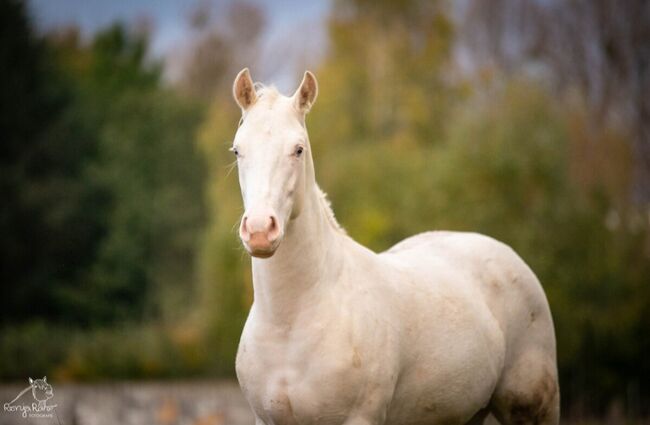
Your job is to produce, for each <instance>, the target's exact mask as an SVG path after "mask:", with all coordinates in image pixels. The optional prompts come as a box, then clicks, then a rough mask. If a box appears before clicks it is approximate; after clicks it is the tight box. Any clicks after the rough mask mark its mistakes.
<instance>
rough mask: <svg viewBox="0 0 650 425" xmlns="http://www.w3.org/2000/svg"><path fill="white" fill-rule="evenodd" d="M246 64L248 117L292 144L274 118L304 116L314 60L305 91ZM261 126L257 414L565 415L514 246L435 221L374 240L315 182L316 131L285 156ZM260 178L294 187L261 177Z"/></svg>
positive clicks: (272, 417)
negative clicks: (350, 223) (374, 243)
mask: <svg viewBox="0 0 650 425" xmlns="http://www.w3.org/2000/svg"><path fill="white" fill-rule="evenodd" d="M242 78H243V79H244V80H247V79H248V80H250V77H248V76H247V75H242V74H240V76H238V79H237V80H236V83H235V97H236V99H237V100H238V103H239V104H240V106H242V110H243V111H244V113H245V117H244V123H243V124H242V127H244V126H245V125H246V123H247V121H248V122H249V123H253V124H249V125H253V126H255V127H258V128H263V129H264V132H263V133H264V134H265V136H266V138H267V139H268V140H269V141H268V142H266V143H268V145H265V146H264V148H265V149H266V153H265V157H268V156H269V153H270V152H271V151H272V147H273V144H274V143H277V144H278V146H280V145H281V142H280V141H277V142H273V140H283V139H286V138H287V137H286V133H285V134H283V136H284V137H277V135H276V134H274V132H275V131H277V130H274V128H273V127H268V126H261V127H260V123H264V122H266V121H268V118H269V116H268V114H271V112H272V111H274V110H278V109H282V108H283V107H286V108H289V107H291V108H293V107H294V106H293V105H298V106H297V107H296V108H295V109H293V110H296V111H297V112H303V117H304V111H303V110H301V107H300V105H302V104H301V103H300V102H301V101H302V100H305V99H307V102H308V103H307V105H308V106H311V103H313V100H314V99H315V93H314V95H313V96H311V98H310V93H307V94H306V95H305V96H306V97H305V96H303V94H305V93H304V92H303V88H304V87H305V85H306V80H307V78H308V75H306V76H305V80H303V84H301V87H300V88H299V90H298V92H297V93H296V95H294V97H293V98H280V99H272V98H269V97H267V99H266V100H264V99H257V97H256V93H255V92H254V91H248V92H246V90H247V89H248V87H247V86H250V90H253V89H252V81H243V82H242ZM310 78H313V76H312V77H310ZM310 84H311V86H312V87H315V80H314V81H312V82H309V81H307V86H309V85H310ZM278 102H280V103H279V104H278ZM283 102H284V103H283ZM255 104H258V105H260V106H259V107H257V108H253V107H252V106H253V105H255ZM287 111H292V109H290V108H289V109H286V110H285V114H284V117H285V118H286V115H287V114H286V112H287ZM296 117H297V122H298V123H300V120H299V117H300V114H296ZM285 124H286V122H285ZM302 125H303V126H304V123H303V124H302ZM293 130H295V129H293ZM251 133H257V132H252V131H251V128H250V127H249V128H247V129H245V130H244V131H242V134H245V135H250V134H251ZM295 133H296V132H295V131H293V133H291V134H295ZM239 134H240V133H239V132H238V135H239ZM274 136H276V137H274ZM249 137H250V136H248V137H246V139H247V140H248V142H246V141H243V140H237V139H236V142H235V143H236V149H237V152H238V155H239V165H240V184H241V185H242V193H243V195H244V202H245V204H247V205H246V209H247V212H246V213H245V214H244V217H243V219H242V227H241V228H240V234H241V236H242V241H243V242H244V246H245V247H246V248H247V249H248V250H249V251H250V252H251V254H252V255H253V257H254V258H253V259H252V265H253V286H254V294H255V300H254V303H253V306H252V308H251V311H250V314H249V317H248V320H247V322H246V325H245V327H244V331H243V333H242V338H241V341H240V346H239V351H238V355H237V363H236V365H237V376H238V379H239V382H240V385H241V387H242V390H243V392H244V394H245V396H246V398H247V399H248V400H249V403H250V404H251V407H252V409H253V411H254V412H255V415H256V418H257V424H258V425H261V424H265V425H271V424H277V425H291V424H346V425H354V424H368V425H370V424H377V425H379V424H414V425H415V424H423V425H424V424H434V423H444V424H463V423H468V422H473V423H481V422H482V419H483V418H484V417H485V415H486V414H487V413H488V412H491V413H493V414H494V415H495V416H496V417H497V418H498V419H499V420H500V421H501V422H502V423H505V424H515V423H540V424H547V423H548V424H555V423H557V421H558V414H559V392H558V386H557V370H556V363H555V339H554V334H553V324H552V319H551V315H550V311H549V308H548V304H547V302H546V298H545V296H544V293H543V290H542V289H541V286H540V284H539V282H538V281H537V279H536V277H535V276H534V274H533V273H532V272H531V271H530V269H529V268H528V267H527V266H526V265H525V263H524V262H523V261H522V260H521V259H520V258H519V257H518V256H517V255H516V254H515V253H514V252H513V251H512V250H511V249H510V248H508V247H507V246H505V245H503V244H501V243H499V242H497V241H495V240H493V239H491V238H488V237H486V236H481V235H477V234H470V233H455V232H430V233H424V234H420V235H417V236H414V237H411V238H409V239H406V240H405V241H403V242H401V243H399V244H397V245H396V246H395V247H393V248H391V249H390V250H388V251H386V252H384V253H381V254H376V253H374V252H372V251H370V250H368V249H367V248H365V247H363V246H362V245H360V244H358V243H356V242H355V241H354V240H352V239H351V238H350V237H348V236H347V235H346V234H345V233H344V232H343V231H342V230H341V229H340V228H339V227H338V225H337V223H336V221H335V219H334V218H333V215H332V213H331V210H330V209H329V206H328V204H327V202H326V200H325V197H324V195H323V193H322V192H321V191H320V189H319V188H318V186H317V185H316V183H315V178H314V173H313V162H312V160H311V156H310V151H309V149H308V143H306V142H305V141H304V138H306V132H305V134H304V136H302V137H303V138H302V139H301V140H302V142H301V143H300V144H299V146H304V147H306V148H307V152H306V156H305V157H304V158H303V159H304V160H302V159H300V158H301V155H300V154H298V151H297V150H296V149H295V148H285V150H284V151H283V152H284V154H283V155H278V156H276V157H272V158H271V160H270V162H271V163H273V164H274V168H270V167H266V168H264V167H260V166H259V162H258V161H257V162H256V161H254V160H251V157H253V158H255V157H254V154H253V152H252V151H251V145H252V143H253V142H251V141H250V138H249ZM240 139H241V138H240ZM246 143H248V144H249V145H248V146H247V145H246ZM257 143H261V142H257ZM276 147H277V146H276ZM287 152H294V153H291V154H290V155H287V156H286V157H285V156H284V155H286V153H287ZM243 158H246V159H245V160H244V159H243ZM257 158H260V157H257ZM289 158H290V159H289ZM282 161H287V164H288V165H284V163H283V162H282ZM289 161H291V162H289ZM252 164H255V167H253V165H252ZM283 166H284V167H285V168H284V170H282V167H283ZM260 169H262V170H265V172H266V173H270V174H266V175H265V176H260V174H259V173H260ZM277 169H280V171H276V170H277ZM255 173H258V174H257V175H256V174H255ZM278 173H280V174H278ZM282 173H284V174H282ZM278 175H280V176H281V177H282V178H280V177H278ZM261 181H266V182H269V183H267V185H268V184H270V183H274V184H278V183H280V184H279V186H280V187H282V188H283V190H278V189H277V188H273V187H271V189H268V188H263V189H260V188H259V185H260V183H259V182H261ZM251 182H257V185H258V187H256V188H254V189H255V190H254V191H251V187H250V186H251ZM287 182H288V183H287ZM251 192H253V193H255V196H253V195H251ZM277 198H279V201H278V199H277ZM260 199H262V200H263V202H262V201H260ZM274 201H275V202H274ZM286 203H288V204H289V205H290V206H291V207H290V208H288V207H285V206H284V204H286ZM262 204H266V205H270V207H267V206H263V205H262ZM279 241H281V242H282V243H279Z"/></svg>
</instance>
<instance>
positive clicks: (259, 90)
mask: <svg viewBox="0 0 650 425" xmlns="http://www.w3.org/2000/svg"><path fill="white" fill-rule="evenodd" d="M253 87H254V88H255V94H257V97H258V99H259V100H262V99H264V101H266V102H268V103H274V102H275V101H276V100H277V99H278V97H280V92H279V91H278V89H277V88H276V87H275V86H273V85H271V86H266V85H264V84H262V83H260V82H259V81H258V82H256V83H255V84H254V85H253Z"/></svg>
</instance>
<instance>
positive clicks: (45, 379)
mask: <svg viewBox="0 0 650 425" xmlns="http://www.w3.org/2000/svg"><path fill="white" fill-rule="evenodd" d="M43 382H45V383H46V384H47V376H44V377H43Z"/></svg>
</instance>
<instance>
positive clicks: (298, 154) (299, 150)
mask: <svg viewBox="0 0 650 425" xmlns="http://www.w3.org/2000/svg"><path fill="white" fill-rule="evenodd" d="M304 150H305V148H303V147H302V146H298V147H297V148H296V156H300V155H302V152H303V151H304Z"/></svg>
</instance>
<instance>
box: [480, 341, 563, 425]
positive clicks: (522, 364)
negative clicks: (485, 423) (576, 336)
mask: <svg viewBox="0 0 650 425" xmlns="http://www.w3.org/2000/svg"><path fill="white" fill-rule="evenodd" d="M490 408H491V411H492V413H493V414H494V416H495V417H496V418H497V419H498V421H499V422H500V423H501V424H503V425H520V424H535V425H557V424H558V423H559V421H560V389H559V385H558V380H557V369H556V367H555V362H554V361H553V360H552V359H551V358H549V356H548V355H547V354H545V353H541V352H539V351H536V350H529V351H528V352H525V353H524V354H522V355H520V356H518V357H517V358H516V360H515V361H514V362H512V363H511V365H510V366H508V367H506V369H505V370H504V372H503V375H502V378H501V381H499V384H498V385H497V388H496V390H495V392H494V396H493V397H492V403H491V405H490Z"/></svg>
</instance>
